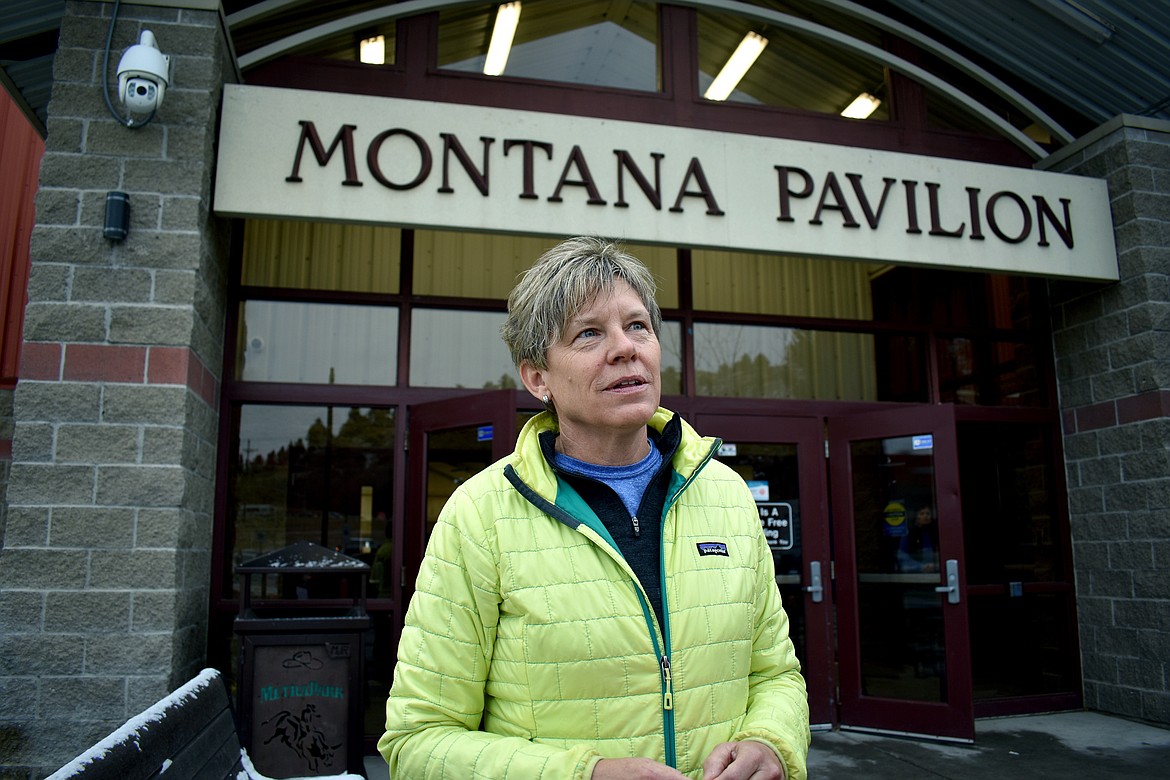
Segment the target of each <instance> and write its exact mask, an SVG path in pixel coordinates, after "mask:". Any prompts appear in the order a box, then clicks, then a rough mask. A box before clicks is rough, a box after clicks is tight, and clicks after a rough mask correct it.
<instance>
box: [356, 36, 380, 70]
mask: <svg viewBox="0 0 1170 780" xmlns="http://www.w3.org/2000/svg"><path fill="white" fill-rule="evenodd" d="M358 59H359V60H361V61H362V62H364V63H366V64H367V65H384V64H386V36H385V35H375V36H374V37H373V38H363V39H362V40H361V42H360V43H359V44H358Z"/></svg>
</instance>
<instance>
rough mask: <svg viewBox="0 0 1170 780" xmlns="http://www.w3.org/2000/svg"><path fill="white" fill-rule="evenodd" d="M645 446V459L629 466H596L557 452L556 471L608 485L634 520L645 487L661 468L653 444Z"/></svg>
mask: <svg viewBox="0 0 1170 780" xmlns="http://www.w3.org/2000/svg"><path fill="white" fill-rule="evenodd" d="M647 443H649V444H650V452H648V453H647V454H646V457H644V458H642V459H641V460H640V461H638V462H637V463H631V464H630V465H628V466H598V465H597V464H595V463H587V462H585V461H583V460H577V459H576V458H571V457H569V456H568V455H564V454H562V453H560V452H558V453H556V454H555V455H554V458H555V461H556V466H557V468H559V469H561V470H562V471H565V472H567V473H569V474H576V475H577V476H579V477H587V478H589V479H595V480H597V481H598V482H602V483H604V484H606V485H609V486H610V487H611V488H613V490H614V492H615V493H617V494H618V497H619V498H621V500H622V503H623V504H625V507H626V509H627V510H628V511H629V513H630V516H631V517H633V516H635V515H637V514H638V505H639V504H641V503H642V494H643V493H645V492H646V486H647V485H649V484H650V480H651V479H653V478H654V475H655V474H656V473H657V472H658V467H659V466H661V465H662V453H661V452H659V451H658V448H657V447H655V446H654V444H653V442H649V440H647Z"/></svg>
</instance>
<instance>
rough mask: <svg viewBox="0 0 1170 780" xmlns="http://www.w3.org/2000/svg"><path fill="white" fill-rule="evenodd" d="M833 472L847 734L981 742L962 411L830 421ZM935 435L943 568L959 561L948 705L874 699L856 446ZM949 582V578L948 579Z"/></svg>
mask: <svg viewBox="0 0 1170 780" xmlns="http://www.w3.org/2000/svg"><path fill="white" fill-rule="evenodd" d="M828 431H829V469H830V475H831V482H832V505H833V534H834V541H835V547H834V553H835V558H836V563H837V567H836V573H837V579H836V587H837V633H838V643H839V645H838V650H839V653H838V655H839V659H840V663H839V676H840V699H841V702H840V707H841V710H840V717H841V727H842V728H843V729H848V728H852V729H857V730H871V731H882V732H896V733H904V734H918V735H924V736H934V737H940V738H944V739H954V740H958V741H964V742H967V741H973V740H974V738H975V715H974V708H973V702H972V699H973V697H972V687H971V650H970V637H969V631H968V622H967V594H966V593H965V589H966V565H965V559H964V557H963V520H962V504H961V501H960V496H959V456H958V446H957V441H956V434H955V413H954V407H953V406H952V405H950V404H945V405H936V406H918V407H914V408H907V409H894V410H890V411H882V412H872V413H866V414H857V415H850V416H847V417H839V418H835V417H830V418H829V420H828ZM918 434H930V435H932V436H933V437H934V441H933V448H934V479H935V495H936V500H937V504H938V530H939V560H940V563H941V562H943V561H945V560H948V559H954V560H957V561H958V567H959V569H958V582H957V586H958V587H959V589H960V590H959V594H960V598H959V602H958V603H957V604H952V603H949V601H948V599H947V598H946V597H945V596H941V595H940V603H941V605H942V612H943V624H944V637H945V642H946V674H945V677H944V686H945V687H944V695H943V697H942V698H943V701H942V702H916V701H910V700H904V699H890V698H879V697H875V696H866V695H863V693H862V687H861V658H860V653H861V646H860V637H859V615H858V592H857V556H856V550H855V549H854V538H855V533H854V516H853V474H852V462H851V458H850V444H851V443H852V442H854V441H861V440H868V439H879V438H888V437H895V436H909V435H918ZM940 577H941V578H943V579H945V577H946V575H945V574H940Z"/></svg>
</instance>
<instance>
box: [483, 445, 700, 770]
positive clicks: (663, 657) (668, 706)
mask: <svg viewBox="0 0 1170 780" xmlns="http://www.w3.org/2000/svg"><path fill="white" fill-rule="evenodd" d="M722 443H723V442H722V440H721V439H716V440H715V442H714V444H712V446H711V449H710V450H708V451H707V455H706V457H704V458H703V460H701V461H700V462H699V463H698V465H696V466H695V469H694V471H692V472H691V475H690V476H689V477H688V478H687V480H686V481H685V482H683V483H682V485H680V486H679V489H678V490H676V491H675V492H674V495H672V496H667V497H666V503H665V504H664V505H663V507H662V518H663V519H665V517H666V513H667V512H668V511H669V510H670V507H671V506H673V505H674V502H675V501H676V500H677V499H678V497H679V496H681V495H682V493H683V491H684V490H686V489H687V487H688V486H689V485H690V484H691V483H692V482H694V480H695V478H696V477H697V476H698V475H699V472H700V471H702V470H703V469H704V467H706V465H707V464H708V463H709V462H710V461H711V458H713V457H714V456H715V453H716V452H717V451H718V450H719V446H720V445H721V444H722ZM510 468H511V467H509V469H510ZM513 474H515V472H514V471H513ZM505 476H507V471H505ZM509 481H512V480H511V479H510V478H509ZM516 482H519V483H520V485H524V484H525V483H524V482H523V481H522V480H520V479H519V478H518V477H517V480H516ZM513 485H514V486H515V487H517V489H519V485H516V483H515V482H514V483H513ZM525 487H527V485H525ZM520 492H521V494H522V495H526V497H527V498H528V499H529V501H531V502H532V503H533V504H535V505H536V506H537V508H538V509H541V510H542V511H545V512H547V513H548V514H550V515H552V516H553V517H557V516H565V517H569V518H570V519H574V518H572V516H571V515H569V514H568V513H567V512H565V511H564V510H562V509H561V508H560V507H558V506H556V505H555V504H552V503H551V502H549V501H547V500H546V499H544V498H542V497H539V495H538V494H536V493H535V491H532V490H531V488H529V489H528V491H527V492H526V491H523V490H521V491H520ZM534 497H536V498H537V499H538V500H533V498H534ZM550 509H551V510H552V511H550ZM630 523H631V525H633V528H634V535H635V536H637V535H638V532H639V526H640V523H639V521H638V518H637V516H636V515H634V516H631V517H630ZM663 553H664V546H663V545H662V543H661V542H660V543H659V545H658V555H659V559H660V569H661V573H660V574H659V576H660V578H661V580H660V585H661V592H662V617H663V621H664V625H663V626H662V642H663V647H662V648H661V650H659V647H658V637H657V632H656V631H655V630H654V617H653V610H652V609H651V608H650V605H649V604H648V603H647V601H646V597H645V595H644V594H645V591H644V590H643V589H642V588H641V587H640V586H639V587H638V588H637V593H638V600H639V601H640V602H641V603H642V614H643V617H644V618H645V620H646V628H647V629H648V630H649V632H650V642H651V644H653V645H654V652H655V654H656V655H657V656H658V658H659V661H658V666H659V669H660V670H661V672H662V730H663V741H664V742H665V750H666V765H667V766H669V767H673V768H676V767H677V764H678V750H677V746H676V745H675V736H674V681H673V679H672V677H671V673H670V609H669V608H668V605H667V603H666V561H665V560H662V557H663ZM611 554H612V553H611ZM619 557H620V555H619ZM622 563H624V564H625V565H626V567H627V569H628V568H629V564H628V563H625V561H622ZM630 576H631V577H632V578H633V580H634V583H635V584H638V578H637V577H634V576H633V572H631V573H630Z"/></svg>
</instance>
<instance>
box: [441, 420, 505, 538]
mask: <svg viewBox="0 0 1170 780" xmlns="http://www.w3.org/2000/svg"><path fill="white" fill-rule="evenodd" d="M481 433H482V426H479V425H468V426H464V427H462V428H448V429H446V430H439V431H430V432H429V433H427V452H426V458H427V486H426V496H427V500H426V521H427V525H426V537H427V538H428V539H429V538H430V536H431V530H432V529H433V528H434V527H435V522H436V521H438V519H439V512H440V511H442V509H443V506H444V505H445V504H446V503H447V499H448V498H450V497H451V494H452V493H454V492H455V488H457V487H458V486H459V485H461V484H462V483H464V482H466V481H467V480H468V479H470V478H471V477H472V476H474V475H476V474H478V473H479V472H481V471H483V470H484V469H485V468H487V467H488V466H489V465H491V463H492V442H491V439H490V438H489V439H485V438H484V437H483V436H482V435H481Z"/></svg>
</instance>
